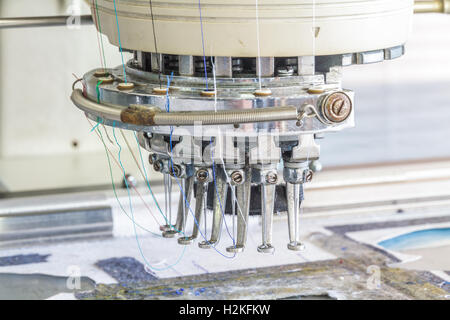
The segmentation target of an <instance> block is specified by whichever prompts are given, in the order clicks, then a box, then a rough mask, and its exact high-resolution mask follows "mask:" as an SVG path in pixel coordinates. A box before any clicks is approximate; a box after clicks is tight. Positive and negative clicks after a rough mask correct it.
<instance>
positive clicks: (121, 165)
mask: <svg viewBox="0 0 450 320" xmlns="http://www.w3.org/2000/svg"><path fill="white" fill-rule="evenodd" d="M115 127H116V121H113V136H114V140H115V141H116V144H117V146H118V147H119V164H120V167H121V168H122V172H123V177H124V182H125V186H126V187H127V193H128V200H129V203H130V212H131V216H132V221H133V229H134V235H135V238H136V243H137V246H138V249H139V253H140V255H141V257H142V259H143V260H144V262H145V264H146V265H147V267H148V268H150V269H153V270H156V271H164V270H167V269H170V268H172V267H174V266H175V265H177V264H178V263H179V262H180V261H181V259H182V258H183V256H184V253H185V252H186V248H187V247H186V246H184V249H183V252H182V253H181V254H180V256H179V258H178V260H177V261H176V262H175V263H174V264H172V265H170V266H167V267H166V268H155V267H152V266H150V264H149V263H148V261H147V259H146V258H145V255H144V253H143V252H142V248H141V243H140V242H139V237H138V234H137V231H136V224H135V221H134V211H133V205H132V203H131V194H130V188H129V187H128V182H127V179H125V177H126V173H125V168H124V166H123V164H122V159H121V152H122V147H121V145H120V143H119V141H118V140H117V137H116V131H115Z"/></svg>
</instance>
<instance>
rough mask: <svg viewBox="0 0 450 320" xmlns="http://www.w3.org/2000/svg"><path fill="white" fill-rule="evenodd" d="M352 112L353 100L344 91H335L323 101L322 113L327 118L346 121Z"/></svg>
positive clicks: (334, 120)
mask: <svg viewBox="0 0 450 320" xmlns="http://www.w3.org/2000/svg"><path fill="white" fill-rule="evenodd" d="M351 112H352V101H351V100H350V98H349V96H348V95H347V94H345V93H344V92H341V91H339V92H333V93H331V94H330V95H328V96H327V97H326V98H325V100H324V101H323V103H322V113H323V114H324V116H325V117H326V118H327V120H329V121H331V122H334V123H340V122H343V121H345V120H346V119H347V118H348V117H349V116H350V113H351Z"/></svg>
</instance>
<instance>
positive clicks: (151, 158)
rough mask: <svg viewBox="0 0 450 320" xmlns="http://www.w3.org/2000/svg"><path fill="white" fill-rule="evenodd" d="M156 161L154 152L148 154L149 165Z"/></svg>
mask: <svg viewBox="0 0 450 320" xmlns="http://www.w3.org/2000/svg"><path fill="white" fill-rule="evenodd" d="M155 161H156V154H149V156H148V163H150V164H151V165H153V164H154V163H155Z"/></svg>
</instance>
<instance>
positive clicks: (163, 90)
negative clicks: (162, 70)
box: [153, 88, 167, 95]
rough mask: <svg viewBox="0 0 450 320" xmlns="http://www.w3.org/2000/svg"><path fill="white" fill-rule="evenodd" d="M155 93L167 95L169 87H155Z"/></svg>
mask: <svg viewBox="0 0 450 320" xmlns="http://www.w3.org/2000/svg"><path fill="white" fill-rule="evenodd" d="M153 94H158V95H165V94H167V88H153Z"/></svg>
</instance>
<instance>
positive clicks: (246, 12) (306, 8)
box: [92, 0, 414, 57]
mask: <svg viewBox="0 0 450 320" xmlns="http://www.w3.org/2000/svg"><path fill="white" fill-rule="evenodd" d="M96 2H97V4H98V6H97V7H96V6H93V9H92V10H93V15H94V16H96V17H98V18H99V21H100V25H101V31H102V32H103V33H104V34H106V35H107V36H108V38H109V40H110V42H111V43H112V44H114V45H117V46H119V32H118V30H119V31H120V40H121V41H120V42H121V45H122V46H123V48H125V49H130V50H137V51H143V52H155V51H156V49H155V42H154V39H153V32H152V31H153V25H154V26H155V34H156V38H157V47H158V51H159V52H160V53H166V54H176V55H197V56H200V55H203V54H205V55H206V56H234V57H256V56H258V51H259V53H260V55H261V56H265V57H287V56H308V55H332V54H341V53H353V52H363V51H370V50H376V49H381V48H389V47H394V46H397V45H400V44H404V43H405V42H406V39H407V37H408V34H409V30H410V22H411V19H412V14H413V7H414V1H413V0H395V1H393V0H369V1H367V0H346V1H341V0H259V1H258V2H257V3H258V10H256V2H255V0H202V1H201V2H200V1H198V0H185V1H182V2H180V1H178V0H164V1H152V7H153V8H152V9H153V19H154V20H153V23H152V16H151V14H150V13H151V11H150V5H149V1H144V0H129V1H115V2H114V1H112V0H98V1H96ZM97 8H98V12H97ZM116 14H117V19H116ZM257 18H258V19H257ZM258 26H259V30H257V27H258ZM257 31H259V37H258V36H257V34H258V32H257ZM258 38H259V41H258ZM203 51H204V52H203Z"/></svg>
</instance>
